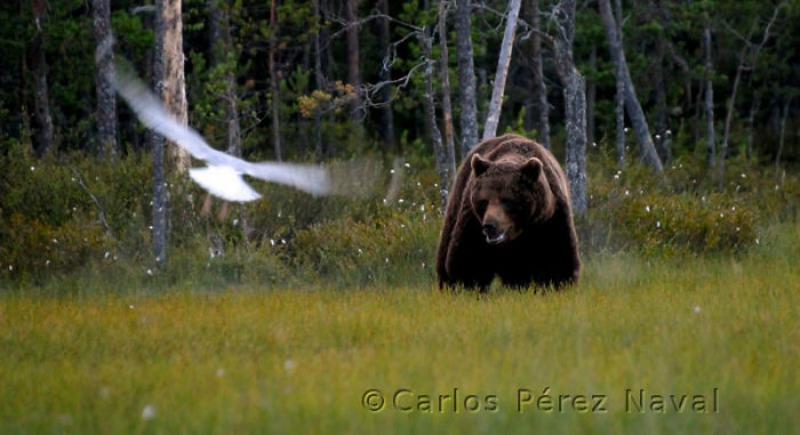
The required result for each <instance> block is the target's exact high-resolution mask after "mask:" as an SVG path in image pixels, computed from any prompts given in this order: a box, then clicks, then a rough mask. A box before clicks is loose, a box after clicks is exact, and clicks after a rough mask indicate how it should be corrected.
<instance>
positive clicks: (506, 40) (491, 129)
mask: <svg viewBox="0 0 800 435" xmlns="http://www.w3.org/2000/svg"><path fill="white" fill-rule="evenodd" d="M521 3H522V2H521V0H510V4H509V6H508V14H507V15H506V30H505V32H504V33H503V43H502V45H501V46H500V57H499V59H497V71H496V72H495V76H494V87H493V88H492V97H491V99H490V100H489V113H487V115H486V123H485V124H484V125H483V140H486V139H489V138H492V137H494V136H496V135H497V125H498V124H499V122H500V113H501V112H502V110H503V96H504V95H505V90H506V79H507V78H508V68H509V66H511V52H512V51H513V49H514V35H515V34H516V32H517V21H518V19H519V8H520V5H521Z"/></svg>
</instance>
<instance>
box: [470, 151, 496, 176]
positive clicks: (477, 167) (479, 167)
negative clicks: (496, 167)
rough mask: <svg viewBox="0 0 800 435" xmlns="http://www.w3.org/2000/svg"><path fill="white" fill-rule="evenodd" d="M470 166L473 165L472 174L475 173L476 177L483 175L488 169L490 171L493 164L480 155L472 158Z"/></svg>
mask: <svg viewBox="0 0 800 435" xmlns="http://www.w3.org/2000/svg"><path fill="white" fill-rule="evenodd" d="M470 164H471V165H472V173H474V174H475V176H478V175H481V174H483V173H484V172H486V170H487V169H489V166H492V162H490V161H489V160H485V159H484V158H483V157H481V156H479V155H478V154H475V155H473V156H472V160H471V161H470Z"/></svg>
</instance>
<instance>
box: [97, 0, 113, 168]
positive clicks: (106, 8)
mask: <svg viewBox="0 0 800 435" xmlns="http://www.w3.org/2000/svg"><path fill="white" fill-rule="evenodd" d="M92 14H93V21H92V33H93V34H94V41H95V46H96V51H95V65H96V68H97V73H96V77H95V91H96V94H97V109H96V117H97V120H96V121H97V151H98V154H99V155H101V156H106V157H111V158H117V157H118V156H119V145H118V143H117V95H116V91H115V90H114V51H113V47H112V38H111V11H110V0H92Z"/></svg>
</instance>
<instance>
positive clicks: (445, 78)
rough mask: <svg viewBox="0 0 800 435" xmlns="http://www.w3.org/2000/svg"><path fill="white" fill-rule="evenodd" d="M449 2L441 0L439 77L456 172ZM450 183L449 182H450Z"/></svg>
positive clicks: (452, 170) (448, 144)
mask: <svg viewBox="0 0 800 435" xmlns="http://www.w3.org/2000/svg"><path fill="white" fill-rule="evenodd" d="M447 3H448V0H440V2H439V24H438V27H439V48H440V60H439V79H440V80H441V81H442V118H443V119H442V124H443V126H444V145H445V152H446V153H447V170H448V172H449V173H450V174H451V175H454V174H455V173H456V154H455V139H454V137H453V136H454V135H453V107H452V105H451V103H450V68H449V65H450V55H449V54H448V50H447ZM448 185H449V183H448Z"/></svg>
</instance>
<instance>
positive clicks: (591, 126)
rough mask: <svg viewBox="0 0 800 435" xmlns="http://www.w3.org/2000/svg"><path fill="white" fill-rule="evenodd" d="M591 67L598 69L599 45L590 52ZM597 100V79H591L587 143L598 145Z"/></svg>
mask: <svg viewBox="0 0 800 435" xmlns="http://www.w3.org/2000/svg"><path fill="white" fill-rule="evenodd" d="M589 68H590V69H591V70H592V71H593V72H594V71H597V47H595V46H594V45H592V51H591V52H590V53H589ZM596 100H597V83H596V80H590V81H589V83H587V84H586V143H587V144H589V146H592V147H593V146H596V145H597V144H596V143H595V137H594V130H595V116H594V106H595V102H596Z"/></svg>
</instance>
